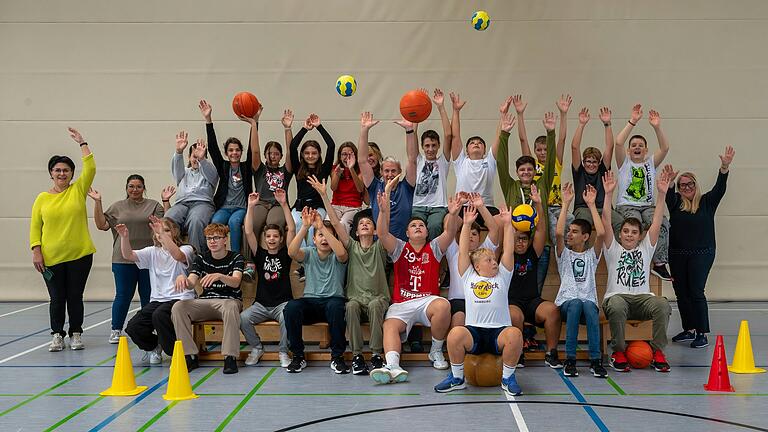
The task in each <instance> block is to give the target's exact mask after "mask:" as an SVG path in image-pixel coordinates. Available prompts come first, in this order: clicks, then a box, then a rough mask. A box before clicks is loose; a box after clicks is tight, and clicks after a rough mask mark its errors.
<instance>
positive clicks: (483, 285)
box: [435, 207, 523, 396]
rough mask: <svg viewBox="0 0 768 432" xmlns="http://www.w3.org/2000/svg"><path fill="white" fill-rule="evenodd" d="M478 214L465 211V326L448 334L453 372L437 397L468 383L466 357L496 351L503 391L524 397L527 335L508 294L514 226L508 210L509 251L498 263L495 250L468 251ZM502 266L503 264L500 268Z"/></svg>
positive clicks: (506, 248) (504, 215) (462, 260)
mask: <svg viewBox="0 0 768 432" xmlns="http://www.w3.org/2000/svg"><path fill="white" fill-rule="evenodd" d="M475 219H477V210H475V208H474V207H468V208H466V209H465V210H464V225H463V226H462V228H461V238H460V240H459V262H458V272H459V275H461V278H462V283H463V285H464V297H465V299H466V308H467V312H466V313H467V317H466V324H465V325H464V326H460V327H454V328H453V329H451V332H450V333H448V356H449V358H450V360H451V371H450V372H449V373H448V377H446V378H445V379H444V380H443V381H442V382H440V383H439V384H438V385H436V386H435V391H436V392H438V393H447V392H450V391H454V390H461V389H464V388H466V387H467V385H466V383H465V382H464V357H465V356H466V355H467V354H483V353H492V354H495V355H501V357H502V361H503V369H502V378H501V388H503V389H504V391H505V392H506V393H507V394H509V395H512V396H517V395H520V394H522V390H521V389H520V386H519V385H518V384H517V379H516V378H515V364H516V361H517V358H518V357H519V356H520V353H521V352H522V350H523V335H522V333H521V332H520V330H519V329H517V328H515V327H513V326H512V321H511V320H510V318H509V311H508V309H507V291H508V290H509V283H510V281H511V280H512V270H513V267H514V261H515V260H514V253H513V251H514V239H515V236H514V231H515V229H514V227H513V226H512V223H511V214H510V212H509V211H508V210H506V209H504V210H503V211H502V212H501V213H500V219H501V221H502V222H503V224H504V226H505V231H506V233H505V235H504V253H503V254H502V256H501V262H500V263H497V261H496V255H495V253H494V252H493V251H491V250H490V249H485V248H479V249H475V250H474V251H472V252H470V251H469V243H470V240H469V236H470V231H471V230H472V224H473V223H474V222H475ZM499 264H501V265H499Z"/></svg>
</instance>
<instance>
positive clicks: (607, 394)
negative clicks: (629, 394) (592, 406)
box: [583, 393, 619, 396]
mask: <svg viewBox="0 0 768 432" xmlns="http://www.w3.org/2000/svg"><path fill="white" fill-rule="evenodd" d="M583 394H584V396H619V395H617V394H616V393H583Z"/></svg>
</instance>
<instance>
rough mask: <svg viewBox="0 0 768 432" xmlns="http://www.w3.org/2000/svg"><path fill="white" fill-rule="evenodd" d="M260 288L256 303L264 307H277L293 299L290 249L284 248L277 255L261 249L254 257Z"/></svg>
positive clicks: (258, 287)
mask: <svg viewBox="0 0 768 432" xmlns="http://www.w3.org/2000/svg"><path fill="white" fill-rule="evenodd" d="M254 263H255V264H256V273H257V274H258V286H257V288H256V300H255V301H256V302H257V303H260V304H261V305H262V306H266V307H275V306H277V305H279V304H280V303H284V302H287V301H288V300H292V299H293V291H292V290H291V277H290V270H291V257H289V256H288V249H287V248H285V247H283V248H280V250H278V251H277V253H276V254H270V253H269V252H268V251H267V250H266V249H262V248H261V247H259V249H258V250H257V251H256V255H255V256H254Z"/></svg>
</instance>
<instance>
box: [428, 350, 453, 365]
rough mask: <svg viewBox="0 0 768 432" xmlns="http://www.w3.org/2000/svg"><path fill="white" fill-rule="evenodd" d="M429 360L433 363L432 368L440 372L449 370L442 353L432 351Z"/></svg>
mask: <svg viewBox="0 0 768 432" xmlns="http://www.w3.org/2000/svg"><path fill="white" fill-rule="evenodd" d="M429 359H430V360H431V361H432V367H433V368H435V369H439V370H445V369H448V366H449V365H448V362H447V361H445V356H443V352H442V351H430V352H429Z"/></svg>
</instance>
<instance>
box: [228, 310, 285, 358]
mask: <svg viewBox="0 0 768 432" xmlns="http://www.w3.org/2000/svg"><path fill="white" fill-rule="evenodd" d="M287 304H288V302H284V303H280V304H279V305H277V306H273V307H266V306H263V305H262V304H261V303H255V302H254V303H253V304H252V305H251V307H249V308H248V309H246V310H244V311H243V312H242V313H241V314H240V330H241V331H242V332H243V334H244V335H245V340H246V341H248V345H250V346H251V348H256V349H262V350H263V349H264V346H263V345H262V344H261V338H259V334H258V333H256V329H255V328H253V326H254V325H256V324H259V323H262V322H264V321H266V320H275V321H277V322H278V323H279V324H280V345H279V350H280V352H281V353H286V354H287V353H288V333H286V331H285V321H283V309H284V308H285V305H287Z"/></svg>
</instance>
